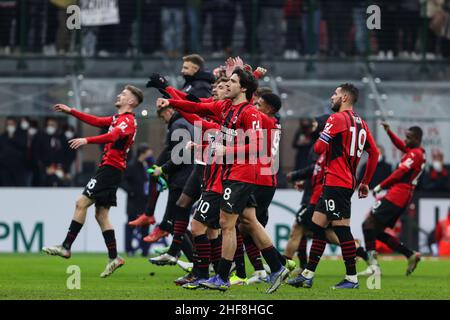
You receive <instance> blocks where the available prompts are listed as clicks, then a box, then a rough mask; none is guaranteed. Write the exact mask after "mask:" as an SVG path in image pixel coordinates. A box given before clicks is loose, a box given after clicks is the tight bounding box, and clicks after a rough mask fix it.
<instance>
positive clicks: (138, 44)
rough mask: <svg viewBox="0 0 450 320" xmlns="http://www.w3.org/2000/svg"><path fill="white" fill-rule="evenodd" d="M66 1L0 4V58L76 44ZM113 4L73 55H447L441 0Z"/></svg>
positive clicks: (449, 2) (143, 0)
mask: <svg viewBox="0 0 450 320" xmlns="http://www.w3.org/2000/svg"><path fill="white" fill-rule="evenodd" d="M75 3H77V1H76V0H33V1H17V0H16V1H11V0H0V54H11V53H14V52H15V51H16V50H19V48H22V50H24V51H26V52H30V53H38V54H44V55H56V54H65V53H67V52H70V51H74V50H76V49H75V47H76V46H75V42H76V40H75V36H74V33H71V32H69V30H68V29H67V27H66V19H67V14H66V8H67V6H69V5H71V4H75ZM371 4H376V5H378V6H379V7H380V9H381V29H380V30H372V31H371V30H368V28H367V26H366V20H367V18H368V17H369V15H368V14H367V13H366V10H367V7H368V5H371ZM118 8H119V18H120V23H119V24H111V25H104V26H98V27H83V28H82V39H83V40H81V41H82V53H83V54H85V55H99V56H111V55H117V54H119V55H133V54H135V53H136V52H140V53H142V54H147V55H164V56H170V57H178V56H180V55H182V54H183V53H186V52H203V53H209V54H210V55H211V56H213V57H217V58H219V57H224V56H230V55H231V54H246V53H253V54H260V55H263V56H267V57H284V58H286V59H296V58H299V57H300V56H319V55H325V56H333V57H345V56H354V55H366V54H369V53H370V54H374V55H375V56H376V57H378V58H380V59H391V58H394V57H400V58H419V54H420V53H421V52H422V47H424V48H425V49H426V50H425V51H426V52H427V53H428V56H427V57H429V58H433V57H435V56H436V55H442V56H444V57H450V40H449V39H450V26H449V23H448V22H449V18H448V17H449V12H450V0H423V1H422V0H398V1H392V0H375V1H366V0H257V1H254V0H140V2H139V1H128V0H118ZM138 39H139V41H138ZM237 43H238V44H239V43H240V45H237ZM237 46H239V48H236V47H237Z"/></svg>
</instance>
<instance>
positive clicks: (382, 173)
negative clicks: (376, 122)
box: [358, 146, 392, 190]
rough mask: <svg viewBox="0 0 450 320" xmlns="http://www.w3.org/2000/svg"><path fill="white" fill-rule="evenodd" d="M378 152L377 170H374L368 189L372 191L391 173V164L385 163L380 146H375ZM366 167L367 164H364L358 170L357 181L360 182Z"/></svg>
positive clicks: (382, 149)
mask: <svg viewBox="0 0 450 320" xmlns="http://www.w3.org/2000/svg"><path fill="white" fill-rule="evenodd" d="M377 147H378V151H380V155H379V157H378V164H377V168H376V169H375V173H374V174H373V178H372V180H371V181H370V183H369V189H370V190H372V189H373V188H375V187H376V186H377V185H378V184H380V182H381V181H383V180H384V179H386V178H387V177H389V175H390V174H391V173H392V166H391V164H389V163H387V162H386V159H385V157H384V148H383V147H382V146H377ZM366 165H367V163H364V164H363V165H362V166H361V168H360V169H359V174H358V181H361V180H362V178H363V176H364V173H365V172H366Z"/></svg>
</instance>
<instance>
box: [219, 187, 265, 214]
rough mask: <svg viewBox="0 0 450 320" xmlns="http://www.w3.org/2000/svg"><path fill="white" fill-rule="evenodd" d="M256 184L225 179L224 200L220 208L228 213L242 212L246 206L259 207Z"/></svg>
mask: <svg viewBox="0 0 450 320" xmlns="http://www.w3.org/2000/svg"><path fill="white" fill-rule="evenodd" d="M254 191H255V185H254V184H251V183H246V182H240V181H234V180H225V181H224V182H223V193H222V200H221V201H220V209H221V210H223V211H225V212H227V213H237V214H242V212H244V209H245V208H248V207H255V208H256V207H257V205H256V200H255V195H254V194H253V193H254Z"/></svg>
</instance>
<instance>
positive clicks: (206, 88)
mask: <svg viewBox="0 0 450 320" xmlns="http://www.w3.org/2000/svg"><path fill="white" fill-rule="evenodd" d="M184 80H185V83H184V85H183V88H182V89H181V90H182V91H184V92H186V93H189V94H192V95H194V96H196V97H197V98H209V97H211V95H212V88H211V86H212V84H213V83H214V76H213V74H212V73H211V72H208V71H204V70H199V71H198V72H197V73H196V74H194V75H193V76H184Z"/></svg>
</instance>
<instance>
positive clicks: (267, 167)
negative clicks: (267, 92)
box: [256, 112, 281, 187]
mask: <svg viewBox="0 0 450 320" xmlns="http://www.w3.org/2000/svg"><path fill="white" fill-rule="evenodd" d="M261 120H262V130H261V132H262V135H261V136H260V137H259V138H260V140H259V143H262V147H263V148H264V149H263V150H262V152H261V153H260V155H259V157H258V168H257V170H258V172H257V179H256V184H257V185H260V186H268V187H276V186H277V173H278V168H279V148H280V138H281V123H280V120H279V118H278V117H269V116H268V115H266V114H265V113H262V112H261Z"/></svg>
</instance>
